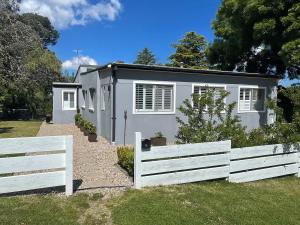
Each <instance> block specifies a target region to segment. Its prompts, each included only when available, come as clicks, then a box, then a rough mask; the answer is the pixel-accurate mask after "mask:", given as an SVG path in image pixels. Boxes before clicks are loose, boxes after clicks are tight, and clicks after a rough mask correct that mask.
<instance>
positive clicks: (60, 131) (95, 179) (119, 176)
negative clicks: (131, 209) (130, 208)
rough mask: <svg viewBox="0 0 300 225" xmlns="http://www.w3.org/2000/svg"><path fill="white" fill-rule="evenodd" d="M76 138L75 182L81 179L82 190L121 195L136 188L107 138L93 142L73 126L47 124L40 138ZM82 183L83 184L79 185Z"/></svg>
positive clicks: (80, 187)
mask: <svg viewBox="0 0 300 225" xmlns="http://www.w3.org/2000/svg"><path fill="white" fill-rule="evenodd" d="M55 135H73V138H74V145H73V146H74V179H75V180H81V181H82V183H81V184H80V186H79V187H78V190H84V191H99V189H100V190H101V191H102V192H104V193H106V192H109V193H110V192H119V191H120V190H123V189H125V188H127V187H131V186H132V179H131V178H130V177H129V176H128V175H127V174H126V173H125V172H124V171H123V170H122V169H120V167H119V166H118V165H117V161H118V157H117V153H116V147H115V146H112V145H110V144H109V143H108V142H107V141H106V140H105V139H104V138H101V137H99V138H98V142H94V143H92V142H89V141H88V140H87V137H86V136H84V135H83V133H82V132H80V130H79V129H78V128H77V127H76V126H75V125H70V124H47V123H45V122H44V123H43V124H42V126H41V128H40V130H39V132H38V134H37V136H55ZM79 183H80V182H79Z"/></svg>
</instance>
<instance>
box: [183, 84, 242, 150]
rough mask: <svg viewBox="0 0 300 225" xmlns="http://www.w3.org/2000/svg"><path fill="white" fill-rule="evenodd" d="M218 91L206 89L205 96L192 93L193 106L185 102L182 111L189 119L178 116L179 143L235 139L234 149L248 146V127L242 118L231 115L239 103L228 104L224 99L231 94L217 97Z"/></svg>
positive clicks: (227, 93) (233, 142)
mask: <svg viewBox="0 0 300 225" xmlns="http://www.w3.org/2000/svg"><path fill="white" fill-rule="evenodd" d="M215 92H216V90H215V89H211V88H208V87H207V91H206V92H205V93H204V94H201V95H199V94H193V95H192V98H193V103H191V101H190V100H189V99H186V100H185V101H184V103H183V105H182V106H180V107H179V111H180V112H181V113H182V114H183V115H184V116H185V117H186V119H181V118H180V117H177V122H178V123H179V131H178V134H177V143H179V144H185V143H200V142H212V141H221V140H232V146H233V147H239V146H242V145H244V144H245V142H246V140H247V138H246V132H245V127H243V126H241V124H240V119H239V117H237V116H232V111H233V109H234V107H235V104H236V103H231V104H228V105H225V103H224V99H225V98H226V97H227V96H228V95H229V92H227V91H224V90H220V91H219V94H220V97H218V98H216V97H214V96H215Z"/></svg>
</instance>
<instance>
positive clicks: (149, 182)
mask: <svg viewBox="0 0 300 225" xmlns="http://www.w3.org/2000/svg"><path fill="white" fill-rule="evenodd" d="M135 135H136V144H135V171H134V172H135V176H134V181H135V187H136V188H141V187H145V186H156V185H168V184H182V183H189V182H197V181H203V180H212V179H219V178H226V177H228V176H229V163H230V154H229V153H230V148H231V142H230V141H221V142H210V143H201V144H187V145H172V146H162V147H152V148H151V150H150V151H142V149H141V133H139V132H137V133H136V134H135Z"/></svg>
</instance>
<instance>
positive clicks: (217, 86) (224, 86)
mask: <svg viewBox="0 0 300 225" xmlns="http://www.w3.org/2000/svg"><path fill="white" fill-rule="evenodd" d="M195 86H196V87H200V88H201V87H209V88H224V91H226V90H227V85H226V84H216V83H193V84H192V95H193V94H194V88H195ZM191 103H192V106H193V107H194V103H193V98H192V99H191ZM224 104H225V105H226V98H224ZM206 110H207V106H206ZM204 113H207V112H204ZM221 113H226V111H225V110H223V111H221Z"/></svg>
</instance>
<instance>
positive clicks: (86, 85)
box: [79, 71, 100, 134]
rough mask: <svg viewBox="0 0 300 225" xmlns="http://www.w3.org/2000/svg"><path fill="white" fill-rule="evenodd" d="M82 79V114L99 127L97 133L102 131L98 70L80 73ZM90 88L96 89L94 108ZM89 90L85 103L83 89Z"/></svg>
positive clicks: (80, 93)
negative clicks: (100, 125)
mask: <svg viewBox="0 0 300 225" xmlns="http://www.w3.org/2000/svg"><path fill="white" fill-rule="evenodd" d="M80 81H81V85H82V88H81V89H80V90H79V96H80V98H79V99H80V102H79V106H80V113H81V115H82V116H83V117H84V118H85V119H87V120H88V121H90V122H91V123H93V124H94V125H95V126H96V127H97V133H98V134H99V133H100V129H99V124H98V121H99V118H98V113H99V96H98V95H99V75H98V71H94V72H91V73H89V74H84V75H80ZM90 89H94V90H95V99H94V107H93V109H91V108H90V99H89V91H90ZM83 90H84V91H87V95H86V99H85V104H84V101H83V94H82V91H83Z"/></svg>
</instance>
